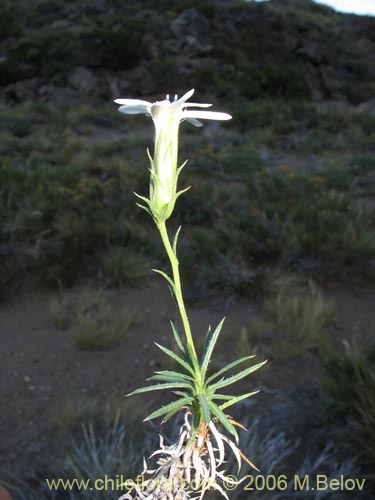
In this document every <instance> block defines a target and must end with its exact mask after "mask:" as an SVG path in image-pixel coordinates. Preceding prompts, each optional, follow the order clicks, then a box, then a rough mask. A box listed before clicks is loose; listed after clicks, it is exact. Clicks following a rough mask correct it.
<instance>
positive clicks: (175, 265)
mask: <svg viewBox="0 0 375 500" xmlns="http://www.w3.org/2000/svg"><path fill="white" fill-rule="evenodd" d="M156 225H157V228H158V230H159V232H160V236H161V239H162V241H163V244H164V247H165V250H166V252H167V255H168V257H169V261H170V263H171V267H172V273H173V281H174V286H175V289H174V294H175V297H176V301H177V305H178V309H179V311H180V315H181V320H182V324H183V327H184V331H185V336H186V345H187V349H188V351H189V354H190V355H191V358H192V360H193V363H194V371H195V374H196V377H197V379H198V380H196V382H198V384H199V383H200V382H201V380H200V379H201V374H200V370H199V363H198V357H197V353H196V350H195V346H194V341H193V337H192V334H191V328H190V323H189V319H188V316H187V313H186V309H185V304H184V299H183V297H182V290H181V280H180V272H179V262H178V259H177V255H176V254H175V252H174V250H173V248H172V246H171V243H170V240H169V236H168V232H167V227H166V225H165V221H162V222H157V223H156Z"/></svg>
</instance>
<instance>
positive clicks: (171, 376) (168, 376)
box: [147, 370, 194, 383]
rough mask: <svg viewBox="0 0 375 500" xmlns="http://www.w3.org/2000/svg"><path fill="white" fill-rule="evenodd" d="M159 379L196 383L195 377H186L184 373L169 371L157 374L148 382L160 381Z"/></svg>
mask: <svg viewBox="0 0 375 500" xmlns="http://www.w3.org/2000/svg"><path fill="white" fill-rule="evenodd" d="M158 378H160V380H161V379H163V380H174V381H175V382H177V381H178V380H186V381H187V382H192V383H193V382H194V379H193V377H191V376H190V375H185V374H184V373H180V372H175V371H169V370H164V371H160V372H156V373H155V375H153V376H152V377H150V378H148V379H147V380H158ZM176 379H177V380H176Z"/></svg>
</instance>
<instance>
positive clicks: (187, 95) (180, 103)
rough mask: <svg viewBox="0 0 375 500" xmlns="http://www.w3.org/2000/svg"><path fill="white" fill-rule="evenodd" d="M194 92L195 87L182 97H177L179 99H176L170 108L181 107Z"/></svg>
mask: <svg viewBox="0 0 375 500" xmlns="http://www.w3.org/2000/svg"><path fill="white" fill-rule="evenodd" d="M193 94H194V89H191V90H189V92H186V94H184V95H183V96H182V97H180V98H179V99H177V101H174V102H172V103H171V105H170V109H176V108H179V107H181V105H182V104H183V103H184V102H185V101H187V100H188V99H189V98H190V97H191V96H192V95H193Z"/></svg>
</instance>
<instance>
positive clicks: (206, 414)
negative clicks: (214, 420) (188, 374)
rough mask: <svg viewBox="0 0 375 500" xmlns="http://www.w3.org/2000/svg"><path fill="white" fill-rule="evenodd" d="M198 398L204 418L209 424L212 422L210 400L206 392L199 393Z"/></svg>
mask: <svg viewBox="0 0 375 500" xmlns="http://www.w3.org/2000/svg"><path fill="white" fill-rule="evenodd" d="M198 400H199V404H200V407H201V408H202V413H203V418H204V421H205V422H206V424H207V425H208V424H209V423H210V422H211V412H210V409H209V407H208V401H207V398H206V396H205V394H198Z"/></svg>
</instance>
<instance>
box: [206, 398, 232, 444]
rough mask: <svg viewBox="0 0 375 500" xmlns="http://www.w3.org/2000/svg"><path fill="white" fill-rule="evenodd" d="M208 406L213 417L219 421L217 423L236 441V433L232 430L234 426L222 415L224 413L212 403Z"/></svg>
mask: <svg viewBox="0 0 375 500" xmlns="http://www.w3.org/2000/svg"><path fill="white" fill-rule="evenodd" d="M208 406H209V408H210V410H211V411H212V413H213V414H214V415H215V417H216V418H217V419H218V420H219V422H221V423H222V424H223V426H224V427H225V428H226V429H227V431H229V432H230V433H231V434H232V435H233V436H234V437H235V438H236V439H237V441H238V433H237V431H236V429H235V428H234V425H233V424H232V423H231V422H230V420H229V419H228V417H227V416H226V415H224V413H223V412H222V411H221V410H220V408H219V407H218V406H217V405H216V404H215V403H213V402H212V401H210V402H209V403H208Z"/></svg>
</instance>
